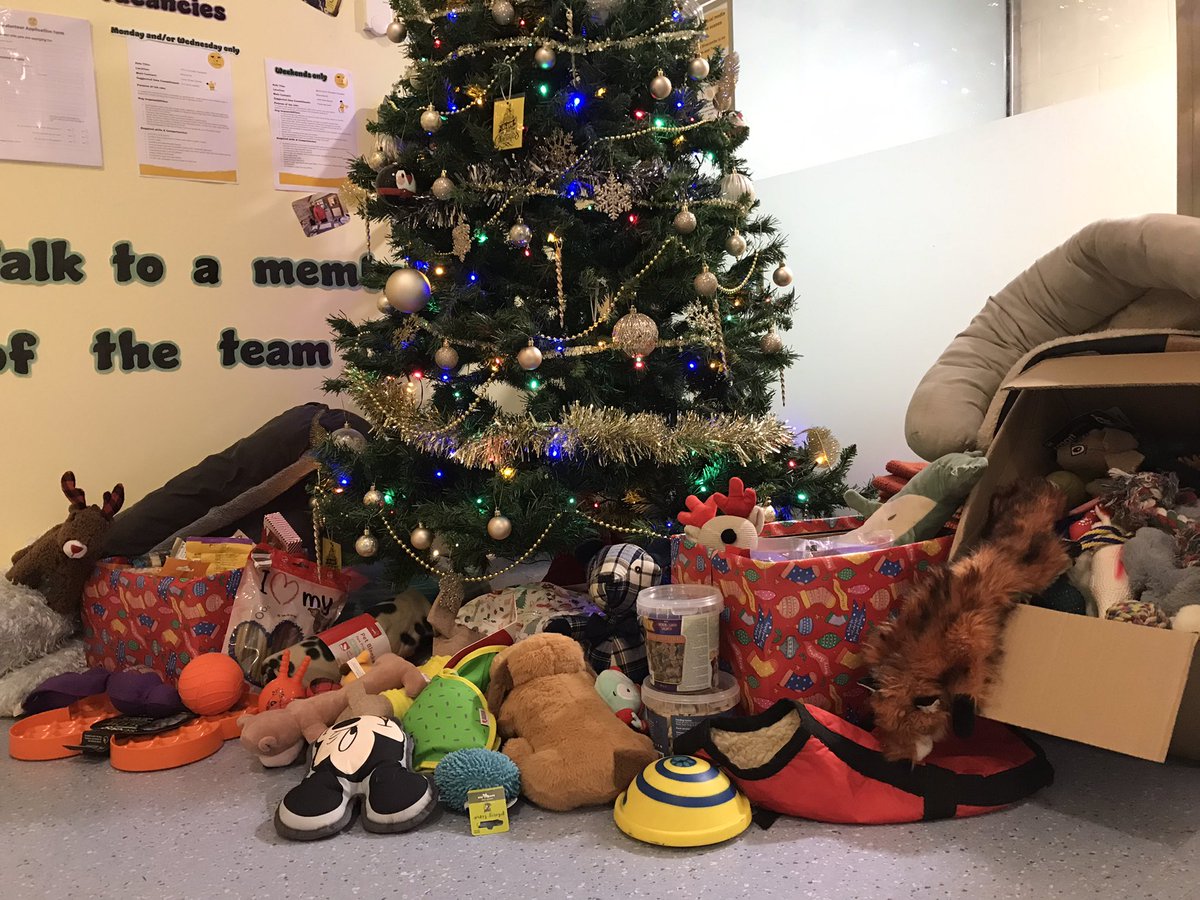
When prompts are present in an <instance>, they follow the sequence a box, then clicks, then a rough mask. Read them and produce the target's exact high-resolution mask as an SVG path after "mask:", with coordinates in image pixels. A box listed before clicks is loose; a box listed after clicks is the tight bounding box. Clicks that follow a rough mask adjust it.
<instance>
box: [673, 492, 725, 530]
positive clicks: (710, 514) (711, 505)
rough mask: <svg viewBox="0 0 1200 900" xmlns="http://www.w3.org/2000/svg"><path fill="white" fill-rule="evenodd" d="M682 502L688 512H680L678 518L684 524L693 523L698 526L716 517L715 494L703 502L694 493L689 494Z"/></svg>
mask: <svg viewBox="0 0 1200 900" xmlns="http://www.w3.org/2000/svg"><path fill="white" fill-rule="evenodd" d="M683 502H684V503H686V504H687V508H688V510H689V512H681V513H680V514H679V516H678V518H679V521H680V522H682V523H683V524H684V525H694V526H695V527H697V528H700V527H701V526H703V525H704V523H706V522H709V521H711V520H712V519H715V518H716V517H717V497H716V495H715V494H714V495H713V496H711V497H709V498H708V499H707V500H705V501H703V502H701V501H700V498H699V497H697V496H696V495H695V494H689V495H688V498H687V499H686V500H684V501H683Z"/></svg>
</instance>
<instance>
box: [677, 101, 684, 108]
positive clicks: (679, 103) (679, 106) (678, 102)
mask: <svg viewBox="0 0 1200 900" xmlns="http://www.w3.org/2000/svg"><path fill="white" fill-rule="evenodd" d="M675 108H676V109H683V101H682V100H676V101H675Z"/></svg>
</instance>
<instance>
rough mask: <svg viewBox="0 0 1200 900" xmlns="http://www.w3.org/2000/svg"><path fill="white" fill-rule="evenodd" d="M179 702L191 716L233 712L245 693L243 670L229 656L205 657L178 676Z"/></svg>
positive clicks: (207, 654) (184, 668)
mask: <svg viewBox="0 0 1200 900" xmlns="http://www.w3.org/2000/svg"><path fill="white" fill-rule="evenodd" d="M178 688H179V699H180V700H182V701H183V705H184V706H186V707H187V708H188V709H190V710H191V711H192V712H194V713H196V714H197V715H201V716H216V715H219V714H221V713H223V712H228V711H229V710H231V709H233V708H234V707H235V706H236V705H237V702H238V701H239V700H241V699H242V694H243V693H245V691H246V682H245V679H244V678H243V677H242V667H241V666H239V665H238V664H237V661H236V660H235V659H234V658H233V657H232V656H226V655H225V654H224V653H205V654H204V655H203V656H197V657H196V658H195V659H193V660H192V661H191V662H190V663H188V664H187V665H186V666H184V667H183V671H182V672H181V673H180V674H179V685H178Z"/></svg>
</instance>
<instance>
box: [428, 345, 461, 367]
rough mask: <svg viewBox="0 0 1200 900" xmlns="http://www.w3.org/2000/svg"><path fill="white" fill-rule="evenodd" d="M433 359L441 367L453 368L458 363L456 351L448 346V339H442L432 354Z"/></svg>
mask: <svg viewBox="0 0 1200 900" xmlns="http://www.w3.org/2000/svg"><path fill="white" fill-rule="evenodd" d="M433 361H434V362H435V363H437V364H438V365H439V366H440V367H441V368H443V369H453V368H454V367H455V366H457V365H458V351H457V350H455V349H454V348H453V347H451V346H450V342H449V341H442V346H440V347H438V349H437V352H436V353H435V354H433Z"/></svg>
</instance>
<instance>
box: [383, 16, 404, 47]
mask: <svg viewBox="0 0 1200 900" xmlns="http://www.w3.org/2000/svg"><path fill="white" fill-rule="evenodd" d="M385 34H387V39H388V40H389V41H391V42H392V43H393V44H399V43H402V42H403V41H404V39H405V38H406V37H408V26H407V25H405V24H404V20H403V19H392V21H390V22H389V23H388V27H387V31H386V32H385Z"/></svg>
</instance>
